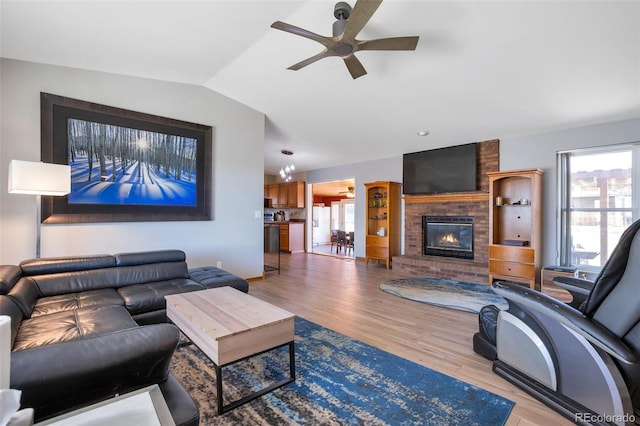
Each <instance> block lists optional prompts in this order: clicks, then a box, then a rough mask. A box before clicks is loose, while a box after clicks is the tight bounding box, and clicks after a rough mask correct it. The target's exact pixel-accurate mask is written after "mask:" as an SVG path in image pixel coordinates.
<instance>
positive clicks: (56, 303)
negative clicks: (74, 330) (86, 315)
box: [31, 288, 124, 318]
mask: <svg viewBox="0 0 640 426" xmlns="http://www.w3.org/2000/svg"><path fill="white" fill-rule="evenodd" d="M108 305H116V306H123V305H124V300H122V297H120V295H119V294H118V292H117V291H116V290H115V289H113V288H102V289H100V290H89V291H83V292H81V293H69V294H60V295H58V296H49V297H43V298H41V299H38V301H37V302H36V305H35V306H34V307H33V312H31V318H34V317H37V316H40V315H49V314H53V313H56V312H62V311H70V310H73V309H79V308H88V307H91V306H94V307H98V306H108Z"/></svg>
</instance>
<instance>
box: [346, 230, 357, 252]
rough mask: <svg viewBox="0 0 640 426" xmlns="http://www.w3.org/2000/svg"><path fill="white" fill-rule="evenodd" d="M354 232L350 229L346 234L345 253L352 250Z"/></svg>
mask: <svg viewBox="0 0 640 426" xmlns="http://www.w3.org/2000/svg"><path fill="white" fill-rule="evenodd" d="M354 234H355V233H354V232H353V231H351V232H349V235H348V236H347V245H346V251H347V254H349V253H351V251H352V250H355V249H354V243H355V236H354Z"/></svg>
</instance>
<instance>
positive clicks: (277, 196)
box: [264, 181, 305, 209]
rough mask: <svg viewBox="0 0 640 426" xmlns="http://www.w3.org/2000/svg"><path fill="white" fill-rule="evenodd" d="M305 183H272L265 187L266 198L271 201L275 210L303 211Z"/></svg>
mask: <svg viewBox="0 0 640 426" xmlns="http://www.w3.org/2000/svg"><path fill="white" fill-rule="evenodd" d="M304 187H305V183H304V182H297V181H296V182H285V183H272V184H269V185H265V191H264V192H265V197H266V198H270V199H271V207H273V208H276V209H278V208H280V209H281V208H293V209H303V208H304V206H305V202H304V201H305V200H304Z"/></svg>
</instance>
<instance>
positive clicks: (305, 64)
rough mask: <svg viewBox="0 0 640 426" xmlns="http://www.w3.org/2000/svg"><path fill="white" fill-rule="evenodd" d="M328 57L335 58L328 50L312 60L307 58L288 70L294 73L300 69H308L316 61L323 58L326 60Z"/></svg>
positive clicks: (312, 57) (314, 56)
mask: <svg viewBox="0 0 640 426" xmlns="http://www.w3.org/2000/svg"><path fill="white" fill-rule="evenodd" d="M328 56H335V55H332V54H331V53H330V52H328V51H327V50H326V49H325V50H323V51H322V52H320V53H318V54H317V55H313V56H311V57H310V58H307V59H305V60H303V61H300V62H298V63H297V64H293V65H291V66H290V67H288V68H287V69H288V70H294V71H298V70H299V69H300V68H303V67H306V66H307V65H309V64H312V63H314V62H316V61H319V60H320V59H322V58H326V57H328Z"/></svg>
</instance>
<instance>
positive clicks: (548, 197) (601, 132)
mask: <svg viewBox="0 0 640 426" xmlns="http://www.w3.org/2000/svg"><path fill="white" fill-rule="evenodd" d="M638 141H640V119H635V120H625V121H618V122H613V123H606V124H600V125H596V126H585V127H578V128H574V129H568V130H562V131H557V132H551V133H545V134H538V135H533V136H528V137H522V138H504V139H501V140H500V169H502V170H515V169H524V168H530V167H537V168H539V169H542V170H543V171H544V175H543V177H542V202H543V205H542V211H543V214H542V236H543V237H542V250H543V252H542V257H543V264H545V265H554V264H557V263H558V256H559V253H558V252H557V249H558V243H557V237H558V235H557V222H558V219H559V216H558V183H557V178H558V177H557V174H556V154H557V152H558V151H566V150H570V149H577V148H591V147H600V146H606V145H616V144H622V143H629V142H638ZM636 202H637V201H636Z"/></svg>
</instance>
